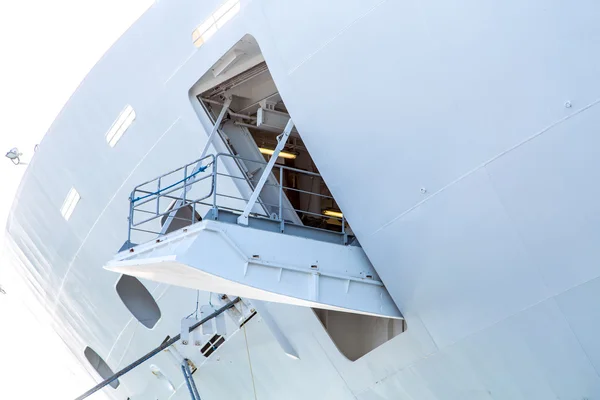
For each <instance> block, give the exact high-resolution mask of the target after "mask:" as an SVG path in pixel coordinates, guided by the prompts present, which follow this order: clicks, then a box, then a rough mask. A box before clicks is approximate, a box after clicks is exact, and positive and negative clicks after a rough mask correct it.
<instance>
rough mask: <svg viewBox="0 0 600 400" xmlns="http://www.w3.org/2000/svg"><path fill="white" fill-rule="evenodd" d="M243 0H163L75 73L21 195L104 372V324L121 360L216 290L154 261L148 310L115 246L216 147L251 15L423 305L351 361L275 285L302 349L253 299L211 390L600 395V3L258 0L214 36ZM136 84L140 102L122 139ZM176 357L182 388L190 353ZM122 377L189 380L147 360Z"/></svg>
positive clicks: (37, 277) (311, 394)
mask: <svg viewBox="0 0 600 400" xmlns="http://www.w3.org/2000/svg"><path fill="white" fill-rule="evenodd" d="M219 3H220V2H217V1H205V2H197V1H191V0H189V1H188V0H173V1H161V2H157V3H156V4H154V5H153V7H152V8H151V9H150V10H149V11H148V12H146V14H145V15H144V16H142V18H141V19H140V20H139V21H138V22H136V23H135V24H134V25H133V26H132V27H131V28H130V29H129V31H128V32H127V33H126V34H125V35H124V36H123V37H122V38H121V39H120V40H119V41H118V42H117V43H116V44H115V45H114V46H113V48H112V49H111V50H109V52H108V53H107V54H106V55H105V56H104V57H103V58H102V59H101V60H100V61H99V62H98V64H97V65H96V67H95V68H94V69H93V70H92V71H91V72H90V74H89V75H88V77H87V78H86V79H85V80H84V82H83V83H82V84H81V86H80V87H79V89H78V90H77V91H76V92H75V94H74V95H73V97H72V98H71V100H70V101H69V103H68V104H67V106H66V107H65V109H64V110H63V111H62V112H61V114H60V115H59V116H58V118H57V119H56V121H55V123H54V124H53V125H52V127H51V129H50V130H49V132H48V134H47V135H46V136H45V138H44V140H43V142H42V143H41V144H40V147H39V151H38V152H37V153H36V155H35V157H34V159H33V161H32V163H31V165H30V166H29V167H28V171H27V173H26V175H25V178H24V180H23V183H22V185H21V188H20V190H19V193H18V195H17V198H16V200H15V203H14V206H13V209H12V212H11V217H10V220H9V225H8V228H7V229H8V234H9V236H10V238H11V243H12V244H13V250H14V252H15V256H16V257H17V259H18V261H19V262H20V263H21V272H22V273H23V275H24V276H25V277H26V279H28V281H29V282H30V283H31V287H32V290H34V291H35V292H36V293H37V295H38V297H39V300H40V301H42V302H44V303H45V304H46V305H47V308H48V311H49V313H50V314H51V315H52V316H53V318H54V321H55V323H56V329H57V330H58V331H59V333H60V334H61V336H62V337H63V339H64V340H65V342H66V343H67V344H68V345H69V346H70V347H71V349H72V351H73V352H74V354H76V355H78V357H80V358H81V361H82V364H84V365H86V367H87V368H88V369H89V371H90V373H93V374H95V372H94V370H93V369H92V368H91V367H89V366H87V360H86V359H85V357H84V349H85V348H86V347H87V346H89V347H92V348H94V349H95V350H96V351H97V352H98V354H100V355H101V356H102V357H103V358H104V360H105V361H106V362H107V363H108V364H109V365H110V366H111V368H112V369H113V370H117V369H119V368H121V367H123V366H125V365H126V364H127V363H128V362H131V361H133V360H135V359H136V358H137V357H139V356H141V355H142V354H144V353H145V352H147V351H148V350H149V349H150V348H153V347H155V346H156V345H158V344H160V343H161V342H162V341H163V340H164V338H165V337H166V336H167V335H173V333H177V332H178V329H179V326H180V320H181V318H183V317H185V315H187V314H189V313H190V312H193V311H194V307H195V304H196V292H195V291H193V290H188V289H182V288H178V287H173V286H167V285H164V284H157V283H152V282H146V285H147V287H148V289H149V290H150V291H151V292H152V294H153V296H154V298H156V299H157V302H158V304H159V306H160V308H161V311H162V317H161V319H160V321H159V323H158V324H157V325H156V326H155V327H154V328H153V329H152V330H148V329H146V328H144V327H142V326H141V325H139V323H138V322H137V321H136V320H135V319H133V318H132V317H131V314H130V313H129V311H128V310H127V309H126V308H125V307H124V306H123V304H122V302H121V300H120V299H119V298H118V296H117V295H116V294H115V288H114V287H115V282H116V281H117V279H118V275H116V274H114V273H111V272H109V271H106V270H104V269H102V266H103V265H104V264H106V262H107V261H108V260H110V259H112V257H113V255H114V254H115V253H116V252H117V251H118V250H119V249H120V248H121V245H122V244H123V242H124V240H125V239H126V235H127V219H126V217H127V215H128V201H127V198H128V196H129V193H130V191H131V190H132V188H133V187H134V186H135V185H136V184H138V183H139V182H142V181H145V180H148V179H150V178H153V177H155V176H158V175H160V174H162V173H164V172H165V171H167V170H169V169H173V168H176V167H178V166H179V165H181V164H183V163H185V162H189V161H190V160H194V159H195V158H197V157H198V155H199V153H200V151H201V149H202V147H203V146H204V144H205V143H206V140H207V134H208V133H209V132H210V130H211V128H212V124H211V121H210V119H209V117H208V116H207V115H205V114H203V113H202V112H201V110H200V109H199V106H198V105H197V104H195V103H194V102H193V100H194V99H193V98H192V97H193V96H192V95H191V92H190V90H191V88H192V87H193V86H194V84H196V82H197V81H198V80H199V79H200V77H202V76H203V75H204V74H205V73H206V72H207V71H208V70H209V69H210V68H211V66H213V65H214V64H215V62H217V60H219V58H220V57H221V56H222V55H223V54H224V53H225V52H226V51H227V50H229V49H230V48H232V47H233V46H234V45H235V44H236V43H237V42H238V41H240V39H241V38H243V37H245V36H246V35H250V36H251V37H253V38H254V39H255V40H256V42H257V43H258V45H259V46H260V50H261V53H262V56H263V57H264V60H265V61H266V63H267V65H268V68H269V71H270V73H271V75H272V77H273V80H274V81H275V83H276V85H277V88H278V89H279V91H280V93H281V95H282V97H283V98H284V99H285V104H286V107H287V109H288V111H289V114H290V115H291V117H292V118H293V120H294V123H295V125H296V127H297V128H298V131H299V132H301V135H302V139H303V141H304V143H305V145H306V147H307V148H308V150H309V151H310V153H311V155H312V158H313V159H314V162H315V164H316V165H317V167H318V168H319V171H320V173H321V175H322V176H323V178H324V179H325V181H326V182H327V185H328V187H329V189H330V190H331V193H332V194H333V196H334V197H335V198H336V200H337V202H338V204H339V205H340V207H341V209H342V210H343V212H344V215H345V216H346V217H347V219H348V221H349V223H350V224H351V225H352V229H353V231H354V234H355V235H356V237H357V238H358V239H359V240H360V243H361V245H362V247H363V249H364V251H365V253H366V255H367V256H368V257H369V259H370V261H371V262H372V264H373V266H374V268H375V269H376V271H377V273H378V275H379V276H380V278H381V280H382V281H383V282H384V284H385V286H386V288H387V290H388V291H389V294H390V295H391V297H392V299H393V300H394V302H395V303H396V305H397V306H398V308H399V310H400V311H401V313H402V315H403V316H404V317H405V319H406V323H407V326H408V329H407V330H406V332H403V333H401V334H399V335H398V336H396V337H394V338H393V339H391V340H389V341H387V342H386V343H384V344H382V345H381V346H379V347H377V348H376V349H374V350H372V351H371V352H369V353H367V354H366V355H364V356H363V357H360V358H359V359H357V360H356V361H350V360H349V359H348V358H346V357H345V356H344V355H343V354H342V353H340V351H339V350H338V349H337V348H336V345H335V343H334V342H333V341H332V340H331V338H330V337H329V335H328V334H327V332H326V331H325V330H324V329H323V326H322V325H321V323H320V322H319V320H318V318H317V317H316V316H315V314H314V313H313V311H312V310H311V309H309V308H302V307H296V306H291V305H282V304H274V303H273V304H270V305H269V311H270V314H271V315H272V318H273V319H274V320H276V321H277V324H278V325H279V327H280V328H281V330H282V332H283V333H284V334H285V335H286V337H287V338H288V340H289V341H290V343H291V344H292V345H293V346H294V348H295V350H296V351H297V353H298V355H299V359H297V360H294V359H291V358H290V357H287V356H286V354H285V353H284V352H283V351H281V349H280V348H279V345H278V343H277V341H276V340H275V339H274V337H273V335H272V334H271V332H270V331H269V329H268V327H266V326H265V324H264V323H263V322H262V320H261V318H260V317H258V318H253V319H252V320H250V321H249V322H248V323H247V324H246V325H244V328H243V331H241V332H239V333H238V334H235V335H232V337H231V338H229V339H228V340H227V341H226V343H225V344H223V345H222V346H221V347H220V348H219V350H218V352H217V353H215V356H214V357H210V358H207V359H205V360H204V361H203V362H202V365H201V366H200V365H198V366H199V375H197V376H196V382H197V384H198V388H199V390H200V393H201V396H202V398H207V399H212V398H231V399H238V398H240V399H242V398H243V399H245V398H247V399H250V398H258V399H280V398H286V399H306V398H315V399H336V400H337V399H339V400H343V399H360V400H384V399H385V400H391V399H407V400H408V399H419V400H454V399H457V400H458V399H460V400H465V399H472V400H475V399H477V400H480V399H481V400H483V399H494V400H498V399H507V400H508V399H510V400H520V399H523V400H525V399H527V400H532V399H540V400H542V399H543V400H546V399H551V398H556V399H573V400H582V399H589V400H591V399H595V398H600V375H599V372H598V371H600V341H599V340H598V338H597V336H596V334H595V328H597V327H598V326H600V311H599V309H600V308H599V307H598V293H600V279H598V277H599V276H600V267H598V258H599V256H600V247H599V246H598V245H597V242H598V238H599V236H600V229H599V226H600V225H599V224H598V219H599V218H600V217H599V216H600V212H599V211H600V210H599V209H600V204H599V203H598V201H597V200H596V199H597V197H598V194H600V193H598V192H599V191H600V189H598V186H597V185H595V183H596V182H597V181H599V179H600V165H599V161H598V160H600V150H599V149H600V147H599V146H598V141H599V140H598V136H597V132H596V131H597V126H599V125H600V113H599V111H598V110H599V109H598V102H599V100H598V99H599V97H600V88H599V87H598V86H600V83H598V82H599V80H598V79H597V74H598V71H599V70H600V57H599V56H598V55H597V48H598V42H599V41H600V27H599V26H598V24H597V20H598V16H599V14H600V5H598V4H596V3H594V2H586V1H576V2H574V3H566V2H562V3H561V2H553V3H548V2H543V1H538V0H536V1H530V2H518V1H505V2H492V1H483V2H482V1H460V2H439V1H438V2H430V3H424V2H407V1H399V0H398V1H396V0H387V1H386V0H384V1H382V0H364V1H353V2H342V1H330V2H322V1H317V0H304V1H286V2H276V1H269V0H253V1H241V8H240V11H239V13H238V14H237V15H236V16H235V17H234V18H233V19H232V20H231V21H229V22H228V24H227V25H225V26H223V27H222V28H221V29H220V30H219V31H217V33H215V35H214V36H212V37H211V38H210V40H208V41H206V43H204V44H203V45H202V46H201V47H199V48H196V47H194V45H193V43H192V36H191V33H192V31H193V30H194V29H195V28H196V26H197V25H198V24H200V23H201V22H202V21H204V20H205V19H206V17H207V16H208V15H209V14H210V13H211V12H212V11H213V10H214V9H215V8H217V7H218V6H219ZM126 104H131V105H132V106H133V107H134V108H135V112H136V121H135V125H134V126H132V127H131V128H130V130H129V131H128V132H127V133H126V134H125V135H124V136H123V138H122V139H121V141H120V142H119V143H118V145H117V146H115V147H110V146H107V143H106V140H105V137H104V133H105V131H106V129H107V127H109V126H110V125H111V124H112V123H113V121H114V119H115V116H116V115H118V114H119V112H120V111H121V110H122V109H123V107H124V106H125V105H126ZM71 187H76V188H77V191H78V192H79V194H80V195H81V200H80V202H79V204H78V205H77V208H76V209H75V211H74V213H73V215H72V217H71V218H70V219H69V221H65V219H64V218H63V216H62V215H61V214H60V211H59V210H60V208H61V204H63V201H64V198H65V195H66V194H67V192H68V191H69V189H70V188H71ZM208 299H209V294H208V293H204V292H201V293H200V300H201V302H204V303H205V302H206V301H208ZM248 353H250V354H248ZM249 355H251V367H250V366H249V364H248V358H249ZM152 363H154V365H155V366H156V367H158V368H160V370H161V371H162V373H163V374H164V375H165V376H168V377H169V379H170V380H171V381H172V382H173V384H174V385H175V386H177V387H179V388H181V386H182V384H183V383H182V378H181V376H180V371H178V367H177V365H176V364H174V363H173V362H172V361H171V360H170V358H169V356H168V355H165V354H161V355H159V356H157V358H156V359H155V360H153V361H152ZM198 364H200V363H198ZM106 393H107V394H108V395H109V396H112V397H113V398H115V399H123V398H128V397H129V398H131V399H132V400H133V399H146V398H156V397H158V398H161V399H162V398H165V399H166V398H182V399H185V398H187V397H186V396H189V394H188V393H187V392H185V390H181V389H178V390H177V392H175V393H172V392H170V391H169V390H168V388H167V387H166V386H165V385H164V382H163V381H162V380H160V379H155V377H154V376H153V374H152V372H151V369H150V368H149V367H148V366H146V365H142V366H141V367H139V368H138V369H136V370H134V371H132V372H131V373H130V374H128V375H127V376H126V377H124V378H122V381H121V384H120V386H119V387H118V388H117V389H116V390H113V389H110V388H108V389H106ZM149 396H153V397H149Z"/></svg>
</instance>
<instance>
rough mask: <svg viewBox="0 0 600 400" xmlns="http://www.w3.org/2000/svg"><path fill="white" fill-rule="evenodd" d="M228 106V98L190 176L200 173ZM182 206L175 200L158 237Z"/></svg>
mask: <svg viewBox="0 0 600 400" xmlns="http://www.w3.org/2000/svg"><path fill="white" fill-rule="evenodd" d="M230 104H231V97H230V98H228V99H227V100H225V104H223V108H222V109H221V112H220V113H219V116H218V117H217V120H216V121H215V126H213V129H212V131H211V132H210V135H208V141H207V142H206V145H204V149H203V150H202V154H200V161H198V164H196V166H195V167H194V170H193V171H192V173H191V174H190V175H194V174H195V173H196V172H198V171H200V168H201V167H202V159H203V158H204V156H205V155H206V152H207V151H208V149H209V148H210V145H211V143H212V140H213V137H214V136H215V134H216V133H217V131H218V130H219V125H221V121H223V117H224V116H225V114H226V113H227V110H228V109H229V105H230ZM194 179H195V178H194ZM186 183H187V182H185V181H184V182H183V184H184V187H183V188H184V190H185V188H186V186H185V184H186ZM182 204H183V202H182V201H181V200H177V201H176V202H175V205H174V206H173V211H171V212H170V213H169V216H168V217H167V219H166V221H165V224H164V225H163V227H162V229H161V230H160V235H164V234H165V233H166V232H167V230H168V229H169V225H171V222H173V218H175V213H176V212H177V209H178V208H179V207H181V205H182Z"/></svg>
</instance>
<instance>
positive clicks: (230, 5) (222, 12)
mask: <svg viewBox="0 0 600 400" xmlns="http://www.w3.org/2000/svg"><path fill="white" fill-rule="evenodd" d="M239 11H240V2H239V0H228V1H226V2H225V3H224V4H223V5H222V6H221V7H219V8H217V10H216V11H215V12H214V13H212V14H211V15H210V16H209V17H208V18H207V19H206V20H205V21H204V22H202V23H201V24H200V25H198V27H197V28H196V29H194V31H193V32H192V41H193V42H194V45H195V46H196V47H200V46H202V45H203V44H204V42H206V41H207V40H208V39H209V38H210V37H211V36H212V35H214V34H215V33H216V32H217V30H218V29H220V28H221V27H223V25H225V23H226V22H227V21H229V20H230V19H231V18H233V16H234V15H235V14H237V13H238V12H239Z"/></svg>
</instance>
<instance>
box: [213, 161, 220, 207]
mask: <svg viewBox="0 0 600 400" xmlns="http://www.w3.org/2000/svg"><path fill="white" fill-rule="evenodd" d="M218 163H219V155H218V154H217V155H216V156H215V159H214V162H213V171H212V174H213V182H212V183H213V216H214V218H215V219H216V218H218V208H217V178H218V172H219V171H218Z"/></svg>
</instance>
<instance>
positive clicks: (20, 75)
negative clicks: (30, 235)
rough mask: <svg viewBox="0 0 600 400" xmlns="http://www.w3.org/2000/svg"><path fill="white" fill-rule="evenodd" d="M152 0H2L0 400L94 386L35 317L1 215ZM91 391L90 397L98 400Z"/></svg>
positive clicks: (64, 394) (69, 394)
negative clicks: (15, 158) (75, 99)
mask: <svg viewBox="0 0 600 400" xmlns="http://www.w3.org/2000/svg"><path fill="white" fill-rule="evenodd" d="M151 4H152V0H51V1H48V0H31V1H19V0H12V1H9V0H0V38H2V40H1V41H0V178H1V179H0V185H1V186H0V240H1V242H0V245H1V246H0V285H2V286H3V287H4V289H6V291H7V292H8V294H7V295H0V343H2V345H1V347H0V399H47V400H53V399H57V400H58V399H60V400H65V399H73V398H75V397H76V396H78V395H79V394H81V393H82V392H84V391H85V390H87V389H89V388H90V387H91V386H93V385H94V384H95V382H94V380H93V379H92V378H91V377H89V375H87V373H86V372H85V371H84V370H82V367H81V366H79V365H78V364H76V363H75V362H74V359H73V357H72V355H71V354H70V352H69V351H68V350H67V349H66V347H65V345H64V344H63V343H62V342H61V340H60V339H59V338H58V336H57V335H56V334H54V332H53V331H52V330H51V329H49V327H48V325H47V323H45V322H44V317H43V316H40V315H36V316H34V315H33V314H32V313H31V312H30V311H28V309H27V308H25V306H24V304H23V301H24V299H25V298H26V293H24V292H23V290H22V288H21V285H20V282H19V280H18V279H17V278H16V275H15V273H14V271H13V269H12V266H13V265H12V264H11V262H10V260H9V259H8V257H7V254H5V253H4V246H3V245H2V243H3V236H4V227H5V225H6V217H7V214H8V212H9V209H10V206H11V204H12V200H13V198H14V194H15V192H16V189H17V187H18V184H19V181H20V179H21V176H22V173H23V171H24V170H25V168H26V166H24V165H20V166H14V165H12V164H11V162H10V161H9V160H8V159H6V158H4V154H5V153H6V152H7V151H8V150H10V149H11V148H12V147H18V148H19V150H21V151H22V152H23V153H24V156H23V159H24V160H25V161H27V159H29V158H30V157H31V154H32V152H33V147H34V145H35V144H36V143H39V141H40V140H41V138H42V137H43V135H44V133H45V132H46V130H47V129H48V127H49V125H50V124H51V123H52V121H53V120H54V117H55V116H56V115H57V114H58V112H59V111H60V109H61V108H62V106H63V105H64V103H65V102H66V101H67V100H68V98H69V96H70V95H71V93H72V92H73V91H74V90H75V89H76V87H77V85H78V84H79V82H81V80H82V79H83V77H84V76H85V75H86V74H87V72H88V71H89V70H90V69H91V68H92V66H93V65H94V64H95V62H96V61H97V60H98V59H99V58H100V57H101V56H102V54H103V53H104V52H105V51H106V50H107V49H108V48H109V47H110V46H111V45H112V43H114V42H115V40H117V39H118V37H119V36H120V35H121V34H122V33H123V32H124V31H125V30H126V29H127V28H128V27H129V26H130V25H131V24H132V23H133V22H134V21H135V20H136V19H137V18H138V17H139V16H140V15H141V14H142V13H143V12H144V11H145V10H146V9H147V8H148V7H149V6H150V5H151ZM102 398H104V396H103V395H101V394H100V395H94V396H92V397H91V399H96V400H97V399H102Z"/></svg>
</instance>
